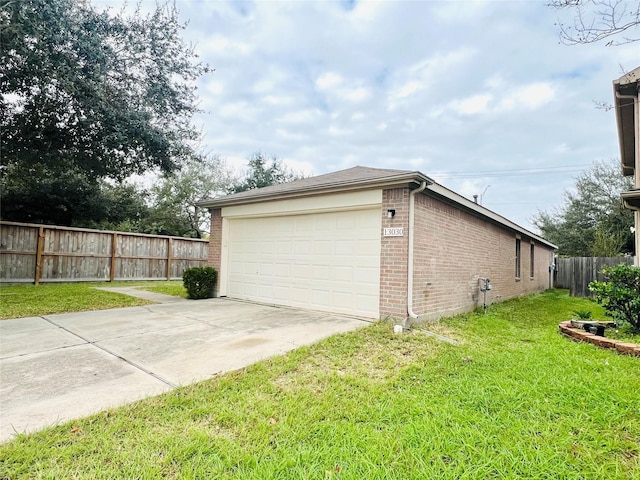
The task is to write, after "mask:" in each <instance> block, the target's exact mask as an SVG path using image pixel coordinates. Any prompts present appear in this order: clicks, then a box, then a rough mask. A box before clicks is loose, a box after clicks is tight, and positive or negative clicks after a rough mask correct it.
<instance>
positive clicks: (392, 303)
mask: <svg viewBox="0 0 640 480" xmlns="http://www.w3.org/2000/svg"><path fill="white" fill-rule="evenodd" d="M389 209H394V210H395V211H396V214H395V216H394V217H393V218H388V217H387V210H389ZM381 215H382V228H383V229H384V228H392V227H393V228H404V236H402V237H384V236H382V232H380V235H381V239H382V240H381V242H382V243H381V248H380V316H382V317H384V316H392V317H398V318H404V317H406V316H407V266H408V264H407V254H408V251H409V189H408V188H396V189H390V190H384V191H383V192H382V211H381Z"/></svg>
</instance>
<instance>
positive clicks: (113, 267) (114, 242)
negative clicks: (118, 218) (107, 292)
mask: <svg viewBox="0 0 640 480" xmlns="http://www.w3.org/2000/svg"><path fill="white" fill-rule="evenodd" d="M117 252H118V234H117V233H116V232H113V236H112V237H111V269H110V271H109V281H110V282H113V280H114V279H115V278H116V253H117Z"/></svg>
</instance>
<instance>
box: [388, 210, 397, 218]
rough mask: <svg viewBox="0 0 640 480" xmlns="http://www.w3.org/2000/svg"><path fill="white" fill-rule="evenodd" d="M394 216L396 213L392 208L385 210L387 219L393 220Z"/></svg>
mask: <svg viewBox="0 0 640 480" xmlns="http://www.w3.org/2000/svg"><path fill="white" fill-rule="evenodd" d="M395 216H396V211H395V210H394V209H393V208H390V209H389V210H387V218H393V217H395Z"/></svg>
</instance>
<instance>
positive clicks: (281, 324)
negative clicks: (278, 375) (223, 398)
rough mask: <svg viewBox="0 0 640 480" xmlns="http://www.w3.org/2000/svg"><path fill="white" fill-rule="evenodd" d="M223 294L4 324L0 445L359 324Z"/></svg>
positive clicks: (361, 322) (0, 339) (0, 348)
mask: <svg viewBox="0 0 640 480" xmlns="http://www.w3.org/2000/svg"><path fill="white" fill-rule="evenodd" d="M366 324H367V321H365V320H362V319H358V318H355V317H348V316H341V315H335V314H328V313H320V312H313V311H305V310H299V309H291V308H281V307H273V306H265V305H258V304H254V303H247V302H239V301H233V300H228V299H209V300H199V301H173V302H171V303H166V304H156V305H150V306H144V307H131V308H120V309H113V310H100V311H92V312H81V313H68V314H61V315H48V316H44V317H30V318H20V319H14V320H3V321H0V380H1V387H0V441H6V440H8V439H10V438H11V437H12V436H13V435H14V434H15V433H16V432H19V433H22V432H29V431H34V430H38V429H41V428H43V427H45V426H49V425H54V424H56V423H59V422H64V421H67V420H70V419H73V418H78V417H82V416H86V415H89V414H92V413H95V412H98V411H100V410H103V409H105V408H109V407H113V406H117V405H122V404H124V403H128V402H132V401H135V400H138V399H141V398H144V397H147V396H150V395H156V394H159V393H162V392H166V391H168V390H170V389H172V388H174V387H176V386H179V385H186V384H189V383H192V382H196V381H200V380H204V379H207V378H211V377H212V376H214V375H216V374H218V373H221V372H227V371H230V370H235V369H238V368H242V367H244V366H247V365H249V364H251V363H254V362H256V361H258V360H261V359H264V358H267V357H271V356H273V355H277V354H281V353H284V352H287V351H289V350H292V349H295V348H297V347H300V346H302V345H307V344H311V343H313V342H316V341H318V340H320V339H322V338H325V337H328V336H330V335H333V334H335V333H340V332H346V331H349V330H353V329H355V328H358V327H361V326H364V325H366Z"/></svg>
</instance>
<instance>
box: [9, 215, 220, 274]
mask: <svg viewBox="0 0 640 480" xmlns="http://www.w3.org/2000/svg"><path fill="white" fill-rule="evenodd" d="M208 247H209V242H208V240H200V239H191V238H180V237H165V236H159V235H144V234H139V233H129V232H110V231H102V230H90V229H86V228H70V227H58V226H52V225H35V224H28V223H15V222H4V221H1V222H0V282H1V283H26V282H30V283H35V284H36V285H37V284H38V283H40V282H87V281H114V280H170V279H179V278H182V273H183V272H184V270H185V269H187V268H189V267H199V266H205V265H206V264H207V253H208Z"/></svg>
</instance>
